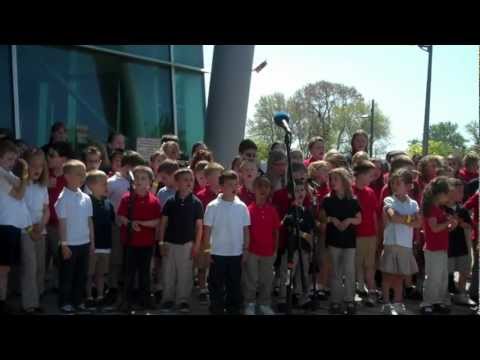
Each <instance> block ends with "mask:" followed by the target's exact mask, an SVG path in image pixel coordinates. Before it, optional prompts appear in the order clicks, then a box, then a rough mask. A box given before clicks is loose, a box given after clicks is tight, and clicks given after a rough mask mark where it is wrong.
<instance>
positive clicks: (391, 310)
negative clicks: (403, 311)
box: [382, 303, 397, 315]
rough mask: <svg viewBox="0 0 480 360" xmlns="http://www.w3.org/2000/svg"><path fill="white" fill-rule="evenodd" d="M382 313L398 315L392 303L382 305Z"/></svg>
mask: <svg viewBox="0 0 480 360" xmlns="http://www.w3.org/2000/svg"><path fill="white" fill-rule="evenodd" d="M382 313H383V314H384V315H397V312H396V311H395V308H394V307H393V305H392V304H390V303H389V304H385V305H383V306H382Z"/></svg>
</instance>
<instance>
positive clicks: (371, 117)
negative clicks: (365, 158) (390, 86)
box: [360, 100, 375, 157]
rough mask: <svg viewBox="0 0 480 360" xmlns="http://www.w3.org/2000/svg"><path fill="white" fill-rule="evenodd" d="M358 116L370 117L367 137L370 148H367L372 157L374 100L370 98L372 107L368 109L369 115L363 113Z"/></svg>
mask: <svg viewBox="0 0 480 360" xmlns="http://www.w3.org/2000/svg"><path fill="white" fill-rule="evenodd" d="M360 118H362V119H368V118H370V139H369V143H370V149H369V153H370V157H373V135H374V134H373V124H374V121H375V100H372V108H371V109H370V115H368V114H364V115H362V116H360Z"/></svg>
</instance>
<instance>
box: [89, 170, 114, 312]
mask: <svg viewBox="0 0 480 360" xmlns="http://www.w3.org/2000/svg"><path fill="white" fill-rule="evenodd" d="M107 179H108V177H107V174H105V173H104V172H103V171H100V170H93V171H90V172H88V173H87V181H86V185H87V186H88V188H89V189H90V191H91V194H90V199H91V200H92V209H93V216H92V220H93V230H94V232H95V240H96V241H95V251H94V252H93V253H91V254H90V263H89V271H88V281H87V302H86V304H85V305H86V306H87V308H95V307H97V306H98V307H102V306H103V305H104V301H103V300H104V298H103V292H104V287H105V274H107V273H108V267H109V261H110V252H111V249H112V227H113V225H114V223H115V211H114V209H113V205H112V203H111V202H110V200H109V199H108V198H107ZM93 282H95V287H96V289H97V298H96V300H94V299H93V297H92V283H93Z"/></svg>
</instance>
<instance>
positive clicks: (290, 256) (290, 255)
mask: <svg viewBox="0 0 480 360" xmlns="http://www.w3.org/2000/svg"><path fill="white" fill-rule="evenodd" d="M291 145H292V134H291V133H289V132H288V131H285V146H286V148H287V163H288V174H287V177H288V183H289V186H288V192H289V193H290V196H291V199H295V182H294V181H293V172H292V159H291V156H290V152H291ZM298 218H299V215H298V207H297V206H295V207H294V211H293V228H294V239H293V240H294V244H295V246H296V247H297V248H296V249H295V248H293V249H292V246H289V244H288V241H292V240H291V237H290V236H289V237H288V239H287V269H288V270H287V271H288V285H287V315H291V314H292V295H293V294H292V286H293V281H294V274H295V269H294V255H295V250H297V253H298V261H299V267H300V278H301V281H302V290H303V292H304V293H306V292H307V291H308V289H307V288H306V287H307V284H306V281H305V270H304V264H303V257H302V252H301V244H300V240H301V239H300V226H299V222H298Z"/></svg>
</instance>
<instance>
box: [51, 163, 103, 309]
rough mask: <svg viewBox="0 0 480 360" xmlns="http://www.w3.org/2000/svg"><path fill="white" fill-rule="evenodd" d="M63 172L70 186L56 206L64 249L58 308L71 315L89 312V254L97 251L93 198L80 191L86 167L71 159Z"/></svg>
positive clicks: (66, 187)
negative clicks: (86, 290)
mask: <svg viewBox="0 0 480 360" xmlns="http://www.w3.org/2000/svg"><path fill="white" fill-rule="evenodd" d="M63 173H64V176H65V179H66V182H67V186H65V188H64V189H63V191H62V193H61V194H60V196H59V198H58V200H57V202H56V203H55V211H56V212H57V216H58V220H59V232H60V248H61V260H60V292H59V305H60V309H61V311H62V312H63V313H66V314H72V313H74V312H75V311H76V310H77V311H81V312H83V311H86V307H85V304H84V293H85V288H86V285H87V276H88V260H89V255H90V252H94V251H95V243H94V230H93V222H92V216H93V210H92V201H91V199H90V196H88V195H87V194H85V193H83V192H82V191H81V190H80V187H81V186H82V185H83V183H84V181H85V176H86V168H85V165H84V164H83V163H82V162H81V161H78V160H70V161H68V162H66V163H65V165H64V166H63Z"/></svg>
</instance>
